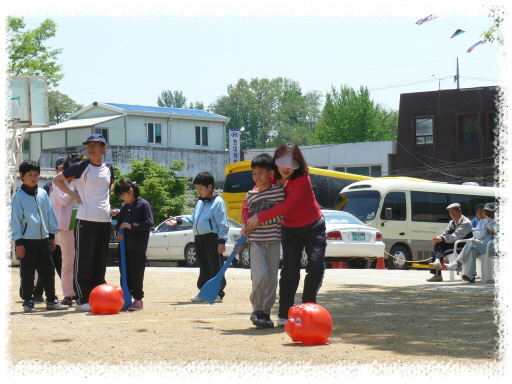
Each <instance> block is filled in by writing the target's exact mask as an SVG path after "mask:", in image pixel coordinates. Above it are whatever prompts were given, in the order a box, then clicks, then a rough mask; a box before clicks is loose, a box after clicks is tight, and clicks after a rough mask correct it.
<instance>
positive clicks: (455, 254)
mask: <svg viewBox="0 0 512 384" xmlns="http://www.w3.org/2000/svg"><path fill="white" fill-rule="evenodd" d="M468 240H470V239H461V240H457V241H456V242H455V244H454V245H453V253H450V254H449V255H447V256H446V257H445V260H448V261H449V262H450V263H453V262H454V261H455V260H456V259H457V257H458V256H459V253H458V252H457V248H458V246H459V244H460V243H466V242H467V241H468ZM464 268H465V266H464V265H463V266H462V274H464ZM455 272H456V271H450V281H455ZM460 279H461V280H462V275H461V278H460Z"/></svg>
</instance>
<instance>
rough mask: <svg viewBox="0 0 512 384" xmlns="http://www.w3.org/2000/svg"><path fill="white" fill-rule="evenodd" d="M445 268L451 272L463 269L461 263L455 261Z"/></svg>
mask: <svg viewBox="0 0 512 384" xmlns="http://www.w3.org/2000/svg"><path fill="white" fill-rule="evenodd" d="M444 267H445V268H446V269H447V270H449V271H456V270H457V269H462V268H461V267H460V262H459V261H457V260H455V261H454V262H453V263H448V264H445V265H444Z"/></svg>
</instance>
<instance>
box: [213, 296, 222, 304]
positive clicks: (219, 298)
mask: <svg viewBox="0 0 512 384" xmlns="http://www.w3.org/2000/svg"><path fill="white" fill-rule="evenodd" d="M214 303H222V298H221V297H220V296H217V298H216V299H215V301H214Z"/></svg>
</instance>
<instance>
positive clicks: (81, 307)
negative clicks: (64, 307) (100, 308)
mask: <svg viewBox="0 0 512 384" xmlns="http://www.w3.org/2000/svg"><path fill="white" fill-rule="evenodd" d="M75 312H91V306H90V304H89V303H85V304H77V305H75Z"/></svg>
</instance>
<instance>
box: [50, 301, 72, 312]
mask: <svg viewBox="0 0 512 384" xmlns="http://www.w3.org/2000/svg"><path fill="white" fill-rule="evenodd" d="M62 309H69V306H68V305H64V304H62V303H59V300H57V299H55V300H54V301H49V302H47V303H46V310H47V311H59V310H62Z"/></svg>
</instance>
